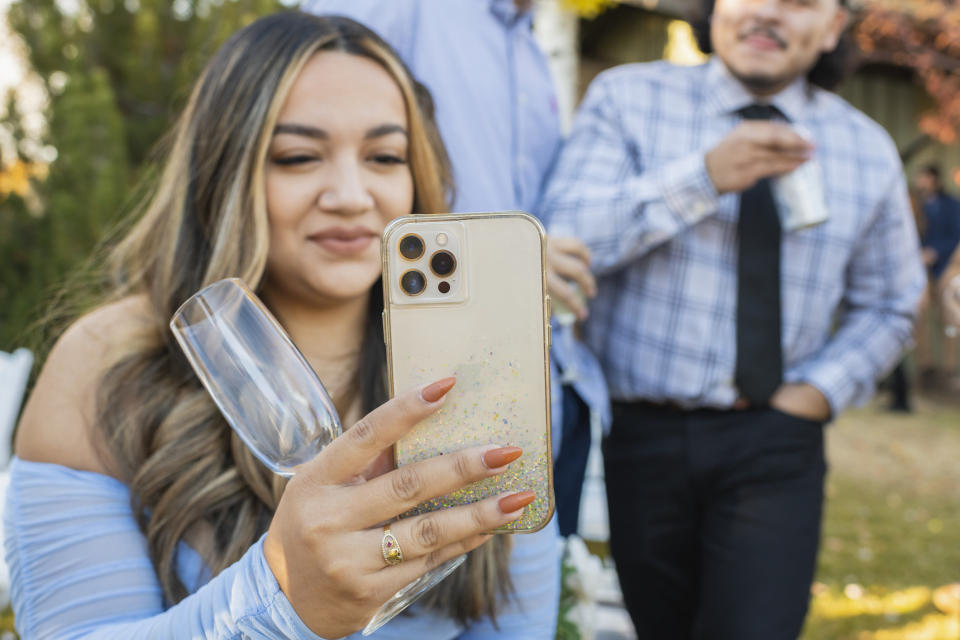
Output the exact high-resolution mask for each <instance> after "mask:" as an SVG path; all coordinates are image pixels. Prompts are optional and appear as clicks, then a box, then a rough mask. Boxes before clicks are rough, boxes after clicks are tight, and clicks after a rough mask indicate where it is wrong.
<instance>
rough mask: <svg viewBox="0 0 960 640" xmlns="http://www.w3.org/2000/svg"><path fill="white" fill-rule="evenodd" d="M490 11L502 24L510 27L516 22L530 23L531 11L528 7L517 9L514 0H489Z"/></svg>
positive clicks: (531, 19) (531, 18)
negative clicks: (521, 9) (523, 9)
mask: <svg viewBox="0 0 960 640" xmlns="http://www.w3.org/2000/svg"><path fill="white" fill-rule="evenodd" d="M489 1H490V11H491V12H492V13H493V15H495V16H497V18H499V19H500V21H501V22H503V24H504V25H506V26H508V27H512V26H514V25H517V24H521V23H526V24H528V25H529V24H532V22H533V12H532V11H530V10H529V9H528V10H526V11H519V10H518V9H517V5H516V3H515V2H514V0H489Z"/></svg>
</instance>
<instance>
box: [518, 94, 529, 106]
mask: <svg viewBox="0 0 960 640" xmlns="http://www.w3.org/2000/svg"><path fill="white" fill-rule="evenodd" d="M529 100H530V99H529V98H528V97H527V94H526V92H523V91H521V92H520V95H519V96H517V101H518V102H519V103H520V106H522V107H525V106H526V105H527V102H529Z"/></svg>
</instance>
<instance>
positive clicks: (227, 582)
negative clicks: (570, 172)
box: [4, 458, 560, 640]
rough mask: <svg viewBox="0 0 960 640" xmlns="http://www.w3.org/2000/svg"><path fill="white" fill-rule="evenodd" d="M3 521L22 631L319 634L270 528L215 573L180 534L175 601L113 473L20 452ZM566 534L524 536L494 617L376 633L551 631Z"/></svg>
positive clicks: (430, 621) (432, 617)
mask: <svg viewBox="0 0 960 640" xmlns="http://www.w3.org/2000/svg"><path fill="white" fill-rule="evenodd" d="M4 529H5V536H6V538H5V547H6V558H7V563H8V564H9V566H10V578H11V597H12V604H13V611H14V615H15V620H16V626H17V630H18V631H19V633H20V635H21V637H22V638H24V639H28V640H29V639H33V638H42V639H43V640H59V639H61V638H63V639H67V638H69V639H81V638H82V639H85V640H107V639H110V640H114V639H115V640H120V639H122V640H141V639H146V638H151V639H152V638H197V639H198V638H204V639H211V640H214V639H215V640H235V639H239V638H252V639H257V640H261V639H262V640H267V639H270V640H275V639H280V638H292V639H295V640H301V639H303V640H318V636H317V635H315V634H314V633H312V632H311V631H310V630H309V629H308V628H307V627H306V626H305V625H304V624H303V622H302V621H301V620H300V618H299V617H298V616H297V614H296V612H295V611H294V610H293V607H292V606H291V605H290V602H289V601H288V600H287V598H286V596H284V594H283V592H282V591H281V590H280V587H279V585H278V584H277V581H276V579H275V578H274V576H273V573H272V572H271V571H270V568H269V566H268V565H267V562H266V559H265V558H264V555H263V539H262V538H261V540H260V541H259V542H257V543H256V544H255V545H253V546H252V547H251V548H250V549H249V550H248V551H247V553H246V554H245V555H244V556H243V557H242V558H241V559H240V560H239V561H237V562H236V563H235V564H233V565H231V566H230V567H228V568H227V569H226V570H224V571H222V572H221V573H220V574H219V575H217V576H216V577H212V578H211V575H210V571H209V570H208V569H207V567H206V566H205V565H204V563H203V560H202V559H201V558H200V556H199V555H198V554H197V553H196V552H194V551H193V550H192V549H191V548H190V547H189V546H187V545H185V544H183V543H181V545H180V547H179V549H178V554H177V555H178V557H177V572H178V575H179V576H180V578H181V580H183V582H184V584H185V585H186V586H187V588H188V589H190V590H191V595H190V596H188V597H187V598H185V599H184V600H182V601H181V602H180V603H178V604H176V605H174V606H172V607H170V606H167V605H166V604H165V602H164V598H163V592H162V589H161V587H160V584H159V582H158V581H157V578H156V575H155V574H154V571H153V567H152V565H151V563H150V558H149V555H148V552H147V542H146V538H145V537H144V536H143V534H142V533H141V532H140V530H139V529H138V527H137V524H136V522H135V520H134V516H133V512H132V510H131V508H130V494H129V490H128V488H127V486H126V485H124V484H123V483H121V482H119V481H118V480H116V479H114V478H111V477H108V476H105V475H102V474H98V473H91V472H87V471H77V470H74V469H69V468H66V467H62V466H59V465H54V464H44V463H38V462H28V461H25V460H20V459H18V458H14V460H13V462H12V463H11V467H10V485H9V488H8V490H7V497H6V508H5V510H4ZM558 540H559V538H558V534H557V531H556V523H555V522H552V523H551V524H550V526H548V527H546V528H544V529H543V530H541V531H539V532H537V533H534V534H529V535H518V536H515V538H514V550H513V554H512V556H511V576H512V578H513V582H514V586H515V588H516V593H517V597H516V598H514V599H513V600H511V601H510V602H509V603H506V604H504V606H503V607H501V611H502V613H501V614H500V615H498V616H497V622H498V626H497V627H495V626H494V625H493V624H492V623H491V621H489V620H485V621H482V622H480V623H478V624H474V625H471V626H470V627H469V628H464V627H462V626H460V625H457V624H456V623H455V622H454V621H453V620H451V619H450V618H447V617H444V616H440V615H436V614H433V613H431V612H429V611H426V610H422V609H419V610H418V609H416V607H413V608H411V609H412V610H414V615H403V616H398V617H397V618H395V619H394V620H393V621H392V622H390V623H389V624H387V625H386V626H384V627H383V628H382V629H380V630H379V631H378V632H376V633H375V634H374V635H373V636H370V637H371V638H374V639H376V640H386V639H390V640H394V639H395V640H400V639H404V640H406V639H410V638H418V639H419V638H424V639H452V638H461V639H464V640H466V639H469V640H485V639H487V638H522V639H528V638H529V639H541V638H542V639H544V640H546V639H550V638H553V637H554V633H555V624H556V616H557V601H558V597H559V571H560V568H559V542H558ZM438 588H443V585H441V586H440V587H438ZM353 638H360V636H359V634H356V636H351V639H353ZM321 640H322V639H321Z"/></svg>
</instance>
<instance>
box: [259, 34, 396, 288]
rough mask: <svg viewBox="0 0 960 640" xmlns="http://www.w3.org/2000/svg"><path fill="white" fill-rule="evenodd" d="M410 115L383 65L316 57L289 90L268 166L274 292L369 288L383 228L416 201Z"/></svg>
mask: <svg viewBox="0 0 960 640" xmlns="http://www.w3.org/2000/svg"><path fill="white" fill-rule="evenodd" d="M407 152H408V139H407V112H406V107H405V105H404V102H403V96H402V94H401V93H400V89H399V87H398V86H397V84H396V82H394V81H393V79H392V78H391V77H390V75H389V74H388V73H387V72H386V70H384V69H383V67H381V66H379V65H378V64H377V63H376V62H374V61H372V60H370V59H368V58H363V57H360V56H356V55H352V54H349V53H344V52H339V51H324V52H320V53H318V54H316V55H315V56H313V58H311V59H310V60H309V61H308V62H307V64H306V66H305V67H304V68H303V71H302V72H301V73H300V76H299V77H298V78H297V80H296V82H295V83H294V85H293V88H292V89H291V91H290V95H289V96H288V97H287V100H286V102H285V103H284V105H283V108H282V109H281V111H280V115H279V117H278V119H277V125H276V128H275V129H274V133H273V140H272V142H271V144H270V150H269V155H268V158H267V168H266V195H267V212H268V216H269V221H270V249H269V253H268V256H267V282H268V287H269V288H270V289H271V290H274V291H276V290H280V291H282V292H283V295H285V296H287V297H293V298H295V299H298V300H301V301H303V302H305V303H308V304H317V303H319V304H324V305H329V304H336V303H338V302H343V301H346V300H350V299H355V298H357V297H358V296H361V295H366V294H367V292H368V291H369V290H370V287H371V286H372V285H373V284H374V282H376V280H377V279H378V278H379V277H380V268H381V263H380V235H381V233H382V231H383V228H384V226H385V225H386V224H387V223H388V222H389V221H390V220H392V219H393V218H396V217H397V216H401V215H406V214H408V213H410V211H411V209H412V207H413V178H412V175H411V173H410V166H409V165H408V164H407Z"/></svg>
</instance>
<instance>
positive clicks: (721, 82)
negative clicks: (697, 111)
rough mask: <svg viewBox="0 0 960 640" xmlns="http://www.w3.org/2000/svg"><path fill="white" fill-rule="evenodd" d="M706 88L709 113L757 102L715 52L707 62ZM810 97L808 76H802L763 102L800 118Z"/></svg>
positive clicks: (792, 118) (793, 118)
mask: <svg viewBox="0 0 960 640" xmlns="http://www.w3.org/2000/svg"><path fill="white" fill-rule="evenodd" d="M706 88H707V96H708V98H707V99H708V101H709V105H710V107H709V108H710V110H711V114H712V115H726V114H731V113H734V112H736V111H737V110H739V109H742V108H743V107H746V106H747V105H750V104H753V103H755V102H759V100H757V98H756V96H754V95H753V94H752V93H750V92H749V91H747V89H746V88H745V87H744V86H743V85H742V84H741V83H740V81H739V80H737V79H736V78H735V77H734V76H733V74H732V73H730V70H729V69H727V66H726V65H725V64H723V61H722V60H721V59H720V58H719V57H718V56H716V55H715V56H713V57H712V58H710V61H709V62H708V63H707V82H706ZM811 100H812V93H811V91H810V87H809V84H808V83H807V79H806V78H805V77H801V78H797V79H796V80H794V81H793V82H792V83H790V85H789V86H788V87H787V88H785V89H784V90H783V91H781V92H780V93H778V94H776V95H774V96H773V97H772V98H770V99H768V100H766V102H768V103H770V104H772V105H773V106H775V107H776V108H777V109H779V110H780V112H781V113H783V115H785V116H786V117H787V119H788V120H789V121H790V122H800V121H802V120H803V118H804V115H805V114H806V110H807V106H808V105H809V103H810V102H811Z"/></svg>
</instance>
